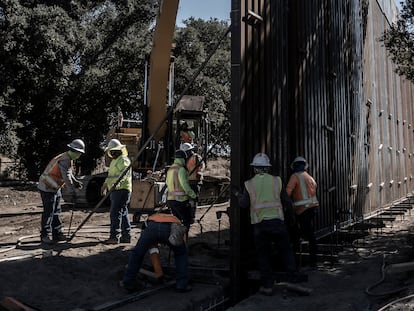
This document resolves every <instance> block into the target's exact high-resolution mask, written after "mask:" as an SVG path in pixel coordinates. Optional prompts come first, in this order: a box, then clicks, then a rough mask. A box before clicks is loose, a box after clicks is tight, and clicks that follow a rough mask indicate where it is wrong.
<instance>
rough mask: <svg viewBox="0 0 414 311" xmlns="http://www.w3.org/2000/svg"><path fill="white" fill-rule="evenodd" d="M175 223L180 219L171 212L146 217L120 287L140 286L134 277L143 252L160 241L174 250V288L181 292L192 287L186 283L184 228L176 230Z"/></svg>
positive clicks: (135, 287) (133, 289)
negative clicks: (146, 219) (144, 225)
mask: <svg viewBox="0 0 414 311" xmlns="http://www.w3.org/2000/svg"><path fill="white" fill-rule="evenodd" d="M176 224H180V220H179V219H178V218H177V217H175V216H174V215H171V214H163V213H158V214H154V215H151V216H150V217H149V218H148V221H147V226H146V227H145V229H144V230H143V231H142V232H141V235H140V238H139V240H138V242H137V244H136V246H135V247H134V248H133V249H132V250H131V252H130V255H129V259H128V266H127V270H126V271H125V274H124V278H123V280H122V281H121V286H122V287H124V288H125V289H126V290H128V291H129V292H133V291H136V290H138V289H139V288H140V286H139V285H138V283H137V280H136V279H137V274H138V272H139V270H140V267H141V265H142V262H143V260H144V257H145V254H146V252H147V250H148V249H150V248H151V247H153V246H154V245H157V244H159V243H162V244H166V245H168V246H169V247H170V248H171V250H172V251H173V252H174V262H175V269H176V271H175V272H176V273H175V278H176V285H175V286H176V290H177V291H178V292H181V293H183V292H188V291H190V290H191V289H192V288H191V286H190V285H188V279H189V278H188V249H187V246H186V244H185V238H184V234H185V228H184V230H181V231H180V232H178V231H176V230H174V229H173V226H174V225H176Z"/></svg>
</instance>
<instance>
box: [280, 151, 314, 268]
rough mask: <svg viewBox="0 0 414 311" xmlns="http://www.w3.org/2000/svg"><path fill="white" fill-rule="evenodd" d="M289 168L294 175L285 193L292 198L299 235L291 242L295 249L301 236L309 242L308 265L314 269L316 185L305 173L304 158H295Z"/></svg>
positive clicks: (305, 164) (306, 164)
mask: <svg viewBox="0 0 414 311" xmlns="http://www.w3.org/2000/svg"><path fill="white" fill-rule="evenodd" d="M291 168H292V170H293V172H294V173H293V174H292V175H291V176H290V178H289V182H288V184H287V186H286V191H287V194H288V195H289V196H290V197H291V198H292V201H293V207H294V211H295V214H296V220H297V224H298V226H299V233H298V234H296V237H295V238H294V239H293V240H294V244H295V245H296V247H298V243H299V238H300V236H301V235H302V236H303V237H304V238H305V239H307V240H308V241H309V264H310V266H313V267H314V266H316V263H317V259H316V253H317V244H316V238H315V233H314V231H315V230H314V218H315V211H316V209H317V207H318V206H319V202H318V199H317V197H316V188H317V184H316V182H315V180H314V179H313V177H312V176H311V175H310V174H309V173H308V172H307V171H306V169H307V168H308V163H307V161H306V159H305V158H303V157H296V158H295V159H294V160H293V162H292V164H291Z"/></svg>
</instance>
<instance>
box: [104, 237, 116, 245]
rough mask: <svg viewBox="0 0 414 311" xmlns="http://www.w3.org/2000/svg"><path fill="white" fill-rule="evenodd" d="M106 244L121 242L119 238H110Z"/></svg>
mask: <svg viewBox="0 0 414 311" xmlns="http://www.w3.org/2000/svg"><path fill="white" fill-rule="evenodd" d="M104 243H105V244H107V245H111V244H119V239H118V238H109V239H108V240H105V241H104Z"/></svg>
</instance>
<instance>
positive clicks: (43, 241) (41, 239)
mask: <svg viewBox="0 0 414 311" xmlns="http://www.w3.org/2000/svg"><path fill="white" fill-rule="evenodd" d="M40 241H41V242H42V243H45V244H53V243H54V242H53V241H52V240H51V239H50V238H49V236H47V235H44V236H41V237H40Z"/></svg>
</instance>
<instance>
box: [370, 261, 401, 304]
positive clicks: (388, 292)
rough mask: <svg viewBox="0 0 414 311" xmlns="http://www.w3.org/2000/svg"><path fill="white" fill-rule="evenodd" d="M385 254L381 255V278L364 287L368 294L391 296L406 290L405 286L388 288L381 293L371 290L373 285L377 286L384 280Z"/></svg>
mask: <svg viewBox="0 0 414 311" xmlns="http://www.w3.org/2000/svg"><path fill="white" fill-rule="evenodd" d="M385 256H386V255H384V256H382V266H381V279H380V280H379V281H377V282H376V283H375V284H373V285H371V286H369V287H367V288H366V289H365V293H366V294H367V295H369V296H391V295H394V294H397V293H400V292H402V291H405V290H407V287H401V288H397V289H394V290H390V291H387V292H382V293H373V292H372V291H371V290H372V289H374V288H375V287H377V286H378V285H380V284H381V283H382V282H383V281H384V280H385Z"/></svg>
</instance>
